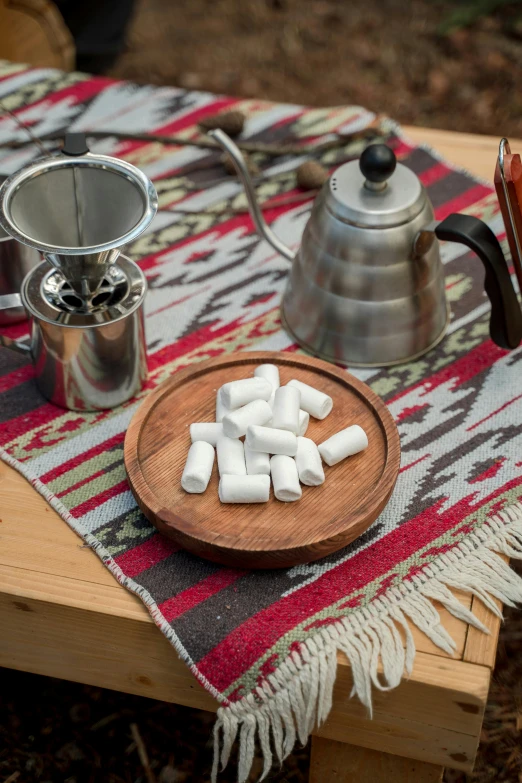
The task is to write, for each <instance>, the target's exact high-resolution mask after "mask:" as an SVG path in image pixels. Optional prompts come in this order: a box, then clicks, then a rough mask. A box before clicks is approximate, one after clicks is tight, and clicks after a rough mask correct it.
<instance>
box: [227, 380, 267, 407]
mask: <svg viewBox="0 0 522 783" xmlns="http://www.w3.org/2000/svg"><path fill="white" fill-rule="evenodd" d="M271 394H272V385H271V384H270V383H268V381H265V379H264V378H242V379H241V380H240V381H230V383H225V384H224V385H223V386H222V387H221V399H222V400H223V404H224V405H225V406H226V407H227V408H228V409H229V410H231V411H233V410H235V409H236V408H240V407H241V406H242V405H246V404H247V403H248V402H252V400H265V401H266V400H269V399H270V395H271Z"/></svg>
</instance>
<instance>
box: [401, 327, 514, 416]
mask: <svg viewBox="0 0 522 783" xmlns="http://www.w3.org/2000/svg"><path fill="white" fill-rule="evenodd" d="M508 353H509V351H505V350H504V349H503V348H499V346H498V345H495V343H494V342H493V341H492V340H486V341H485V342H484V343H481V344H480V345H477V346H475V348H473V349H472V350H471V351H470V352H469V353H466V354H463V355H462V356H461V357H460V359H457V360H456V361H455V362H453V363H452V364H448V366H447V367H444V368H443V369H442V370H439V372H437V373H435V374H434V375H432V376H431V377H430V378H427V379H425V380H422V381H419V383H416V384H414V385H413V386H409V387H408V388H406V389H402V390H401V391H400V392H399V393H398V394H396V395H395V396H394V397H392V398H391V399H389V400H387V401H386V404H387V405H390V404H391V403H392V402H396V401H397V400H400V399H401V397H405V396H406V395H407V394H411V392H412V391H414V390H415V389H420V388H422V389H424V392H425V393H426V394H427V393H429V392H432V391H433V390H434V389H436V388H437V386H441V385H442V384H443V383H447V382H448V381H451V380H452V379H453V380H454V381H455V382H454V384H453V386H452V389H455V388H456V387H457V386H460V385H461V384H463V383H465V382H466V381H469V380H470V379H471V378H474V377H475V376H476V375H478V374H479V373H481V372H483V371H484V370H487V369H488V368H489V367H491V366H492V365H493V364H495V362H497V361H498V360H499V359H502V358H503V357H504V356H506V355H507V354H508ZM397 415H398V416H400V415H401V414H400V413H399V414H397Z"/></svg>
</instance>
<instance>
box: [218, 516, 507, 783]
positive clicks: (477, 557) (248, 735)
mask: <svg viewBox="0 0 522 783" xmlns="http://www.w3.org/2000/svg"><path fill="white" fill-rule="evenodd" d="M497 553H500V554H503V555H507V556H508V557H513V558H522V505H521V504H520V503H516V504H514V505H513V506H511V507H510V508H508V509H507V510H505V511H503V512H502V513H500V514H498V515H497V516H495V517H492V518H490V519H489V520H488V522H487V524H485V525H484V526H483V527H481V528H480V529H479V530H477V531H475V532H474V533H472V534H471V535H469V536H468V537H467V538H466V539H465V540H464V541H462V542H461V543H460V544H459V545H458V546H457V547H455V549H453V550H451V551H450V552H448V553H447V554H443V555H440V556H439V557H437V559H436V560H435V561H433V562H432V563H430V564H429V565H428V566H427V567H426V569H425V570H424V571H423V572H422V573H421V574H418V575H416V576H414V577H413V578H412V579H411V581H408V582H405V583H403V584H402V585H401V586H400V587H397V588H392V589H390V590H389V591H388V592H387V593H386V594H385V595H383V596H381V597H379V598H377V599H375V600H374V601H373V602H372V603H371V604H370V605H369V606H367V607H364V608H361V609H357V610H355V611H353V612H352V613H351V614H349V615H348V616H347V617H344V618H341V619H340V620H339V622H338V623H336V624H334V625H331V626H328V627H325V628H323V629H322V630H321V631H319V632H318V633H317V634H316V635H315V636H314V637H312V638H310V639H308V640H307V641H306V642H304V643H303V645H302V647H301V652H300V653H297V652H294V653H292V654H291V655H290V656H289V657H288V658H287V660H286V661H285V662H284V663H283V664H282V665H281V666H279V668H278V669H277V671H276V672H274V673H273V674H271V675H270V676H269V677H268V678H267V680H265V682H264V683H263V687H258V688H257V689H256V693H255V694H253V693H250V694H249V695H248V696H246V697H245V698H244V699H242V700H241V701H239V702H236V703H232V704H230V705H229V706H226V707H221V708H220V709H219V710H218V714H217V720H216V724H215V727H214V765H213V770H212V781H213V783H215V781H216V780H217V775H218V771H219V768H220V767H221V769H224V768H225V767H226V765H227V763H228V760H229V757H230V752H231V749H232V746H233V744H234V742H235V740H236V738H237V737H238V734H239V763H238V783H245V782H246V781H247V779H248V776H249V774H250V769H251V767H252V761H253V758H254V753H255V748H256V740H257V741H258V743H259V746H260V749H261V753H262V756H263V762H264V764H263V772H262V775H261V778H260V780H263V779H264V778H265V777H266V775H267V774H268V772H269V771H270V768H271V766H272V759H273V753H275V757H276V758H277V761H278V762H279V764H281V762H282V761H283V759H284V758H285V757H286V756H288V754H289V753H291V751H292V749H293V747H294V744H295V741H296V736H297V737H298V738H299V740H300V742H301V743H302V744H303V745H304V744H305V743H306V742H307V740H308V737H309V736H310V734H311V732H312V730H313V728H314V727H315V726H320V725H321V724H322V723H323V722H324V721H325V720H326V718H327V717H328V713H329V712H330V709H331V706H332V694H333V687H334V683H335V676H336V668H337V653H338V652H339V651H341V652H343V653H344V654H345V655H346V657H347V658H348V660H349V661H350V666H351V668H352V672H353V682H354V684H353V691H352V695H353V694H357V696H358V697H359V699H360V700H361V702H362V703H363V704H364V705H365V706H366V708H367V709H368V712H369V714H370V715H371V713H372V686H373V687H374V688H378V689H379V690H381V691H386V690H390V689H391V688H395V687H396V686H397V685H399V683H400V681H401V679H402V677H403V675H404V673H406V674H408V675H409V674H411V671H412V668H413V661H414V658H415V642H414V639H413V636H412V633H411V630H410V624H413V625H415V626H416V627H417V628H418V629H419V630H421V631H422V632H423V633H424V634H426V636H427V637H428V638H429V639H431V641H432V642H433V643H434V644H436V645H437V646H438V647H440V648H441V649H442V650H444V651H445V652H447V653H449V654H453V652H454V651H455V646H456V645H455V642H454V641H453V639H452V638H451V636H450V635H449V634H448V632H447V631H446V630H445V629H444V628H443V626H442V625H441V622H440V616H439V613H438V611H437V610H436V609H435V607H434V605H433V603H432V601H439V602H440V603H441V604H442V605H443V606H445V608H446V609H447V610H448V611H449V612H451V613H452V614H453V615H454V616H455V617H457V618H458V619H459V620H462V621H463V622H465V623H469V624H470V625H473V626H474V627H475V628H478V629H479V630H481V631H483V632H484V633H488V629H487V628H486V627H485V626H484V625H483V624H482V623H481V622H480V621H479V620H478V619H477V618H476V617H475V616H474V615H473V614H472V612H470V611H469V610H468V609H466V608H465V607H464V606H463V605H462V604H461V603H460V602H459V601H458V600H457V599H456V598H455V597H454V596H453V594H452V592H451V591H450V589H449V588H455V589H458V590H463V591H466V592H468V593H472V594H473V595H474V596H477V597H478V598H479V599H480V600H481V601H482V602H483V603H484V604H485V606H487V607H488V609H490V610H491V611H492V612H493V613H494V614H496V615H497V616H499V617H502V615H501V612H500V611H499V610H498V608H497V606H496V604H495V603H494V602H493V598H498V599H499V600H500V601H501V602H502V603H503V604H507V605H508V606H514V605H516V604H517V603H520V602H522V579H521V578H520V577H519V576H518V575H517V574H516V573H515V572H514V571H512V570H511V568H510V567H509V565H508V564H507V563H505V562H504V560H502V558H500V557H499V556H498V554H497ZM399 627H400V628H401V629H402V631H403V632H404V634H405V638H406V645H404V642H403V639H402V638H401V635H400V633H399V630H398V628H399ZM379 664H380V665H381V668H382V674H380V673H379V672H378V668H379Z"/></svg>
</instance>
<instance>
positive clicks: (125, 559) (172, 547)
mask: <svg viewBox="0 0 522 783" xmlns="http://www.w3.org/2000/svg"><path fill="white" fill-rule="evenodd" d="M180 549H181V547H179V546H178V545H177V544H175V543H174V542H173V541H170V540H169V539H168V538H165V537H164V536H161V535H160V534H159V533H154V535H153V536H152V537H151V538H148V539H147V540H146V541H144V542H143V544H139V546H136V547H134V548H133V549H129V550H128V551H127V552H123V553H122V554H121V555H117V556H116V557H115V558H114V561H115V562H116V563H117V564H118V565H119V567H120V568H121V570H122V571H123V573H124V574H125V576H128V577H130V578H131V579H133V578H134V577H135V576H138V574H141V573H143V571H146V570H147V569H148V568H152V567H153V566H155V565H157V564H158V563H161V561H162V560H165V559H166V558H167V557H170V556H171V555H173V554H175V553H176V552H178V551H179V550H180Z"/></svg>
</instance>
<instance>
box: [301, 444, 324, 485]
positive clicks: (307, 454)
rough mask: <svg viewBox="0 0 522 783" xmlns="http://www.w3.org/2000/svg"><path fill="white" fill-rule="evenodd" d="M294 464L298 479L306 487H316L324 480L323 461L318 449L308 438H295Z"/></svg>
mask: <svg viewBox="0 0 522 783" xmlns="http://www.w3.org/2000/svg"><path fill="white" fill-rule="evenodd" d="M295 464H296V465H297V473H298V474H299V481H300V482H301V483H302V484H306V485H307V486H308V487H318V486H319V484H322V483H323V481H324V470H323V463H322V462H321V455H320V454H319V449H318V448H317V446H316V445H315V443H314V442H313V440H310V438H301V437H300V438H297V454H296V455H295Z"/></svg>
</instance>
